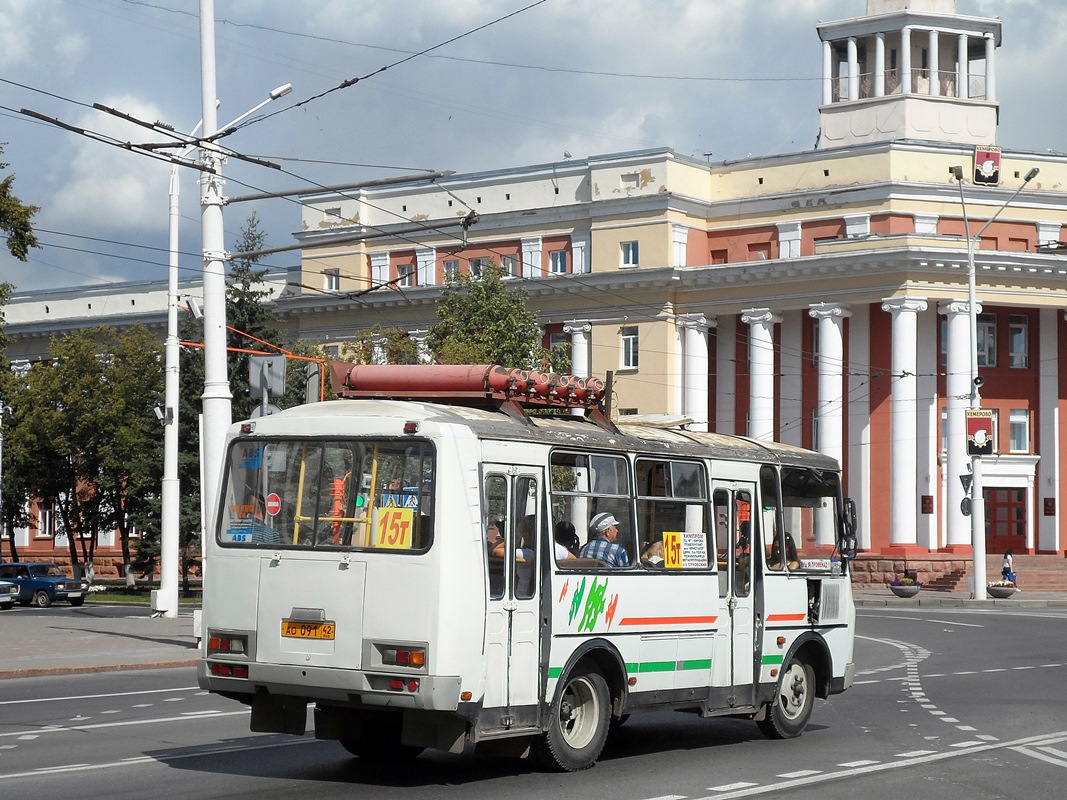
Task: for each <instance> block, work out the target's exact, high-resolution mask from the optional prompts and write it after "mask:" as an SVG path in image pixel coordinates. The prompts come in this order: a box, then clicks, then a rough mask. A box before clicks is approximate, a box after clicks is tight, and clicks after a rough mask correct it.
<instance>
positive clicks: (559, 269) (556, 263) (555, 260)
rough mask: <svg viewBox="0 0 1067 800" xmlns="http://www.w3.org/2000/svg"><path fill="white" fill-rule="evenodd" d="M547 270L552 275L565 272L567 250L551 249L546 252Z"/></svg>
mask: <svg viewBox="0 0 1067 800" xmlns="http://www.w3.org/2000/svg"><path fill="white" fill-rule="evenodd" d="M548 263H549V271H550V272H551V273H552V274H553V275H564V274H566V272H567V251H566V250H553V251H552V252H551V253H549V254H548Z"/></svg>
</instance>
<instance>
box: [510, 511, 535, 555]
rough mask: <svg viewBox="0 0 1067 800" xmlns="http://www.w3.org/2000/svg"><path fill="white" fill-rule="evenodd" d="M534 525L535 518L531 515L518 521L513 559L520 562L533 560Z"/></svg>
mask: <svg viewBox="0 0 1067 800" xmlns="http://www.w3.org/2000/svg"><path fill="white" fill-rule="evenodd" d="M536 523H537V518H536V517H535V516H534V515H533V514H527V515H526V516H525V517H523V518H522V519H520V520H519V525H518V530H517V531H516V536H515V557H516V558H517V559H519V560H520V561H533V560H534V550H533V547H534V539H535V537H534V527H535V525H536Z"/></svg>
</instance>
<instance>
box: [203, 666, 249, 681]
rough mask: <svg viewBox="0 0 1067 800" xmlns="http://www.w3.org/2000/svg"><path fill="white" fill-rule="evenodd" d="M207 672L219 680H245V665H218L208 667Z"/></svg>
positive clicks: (246, 669)
mask: <svg viewBox="0 0 1067 800" xmlns="http://www.w3.org/2000/svg"><path fill="white" fill-rule="evenodd" d="M208 671H209V672H210V673H211V674H212V675H215V676H217V677H219V678H247V677H248V665H247V664H218V663H213V664H209V665H208Z"/></svg>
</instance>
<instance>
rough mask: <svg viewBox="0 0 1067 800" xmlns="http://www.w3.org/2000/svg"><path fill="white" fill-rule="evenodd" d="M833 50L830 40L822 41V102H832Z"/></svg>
mask: <svg viewBox="0 0 1067 800" xmlns="http://www.w3.org/2000/svg"><path fill="white" fill-rule="evenodd" d="M834 78H835V75H834V50H833V47H832V46H831V44H830V42H823V43H822V104H823V105H824V106H828V105H830V103H832V102H834Z"/></svg>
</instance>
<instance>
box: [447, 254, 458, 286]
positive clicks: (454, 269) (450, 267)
mask: <svg viewBox="0 0 1067 800" xmlns="http://www.w3.org/2000/svg"><path fill="white" fill-rule="evenodd" d="M458 278H459V262H458V261H456V260H455V259H448V260H447V261H445V283H451V282H452V281H454V280H457V279H458Z"/></svg>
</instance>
